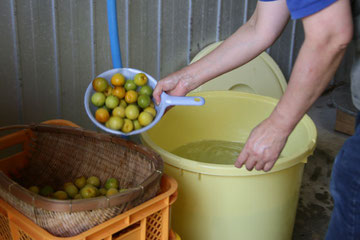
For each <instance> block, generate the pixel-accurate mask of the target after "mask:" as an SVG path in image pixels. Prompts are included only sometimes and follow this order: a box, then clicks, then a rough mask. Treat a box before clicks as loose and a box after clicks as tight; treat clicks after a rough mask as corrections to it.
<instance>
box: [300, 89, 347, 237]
mask: <svg viewBox="0 0 360 240" xmlns="http://www.w3.org/2000/svg"><path fill="white" fill-rule="evenodd" d="M308 114H309V116H310V117H311V118H312V120H313V121H314V122H315V124H316V127H317V131H318V138H317V147H316V150H315V152H314V155H313V156H311V157H310V158H309V161H308V163H307V164H306V165H305V170H304V176H303V182H302V187H301V191H300V200H299V205H298V209H297V215H296V222H295V226H294V232H293V240H318V239H324V238H325V234H326V230H327V226H328V223H329V220H330V216H331V211H332V208H333V201H332V198H331V195H330V191H329V184H330V176H331V170H332V164H333V161H334V159H335V157H336V155H337V152H338V151H339V150H340V148H341V146H342V145H343V143H344V141H345V140H346V139H347V138H348V137H349V136H348V135H345V134H342V133H339V132H336V131H334V126H335V120H336V119H335V116H336V108H335V107H334V106H333V104H332V102H331V98H330V95H329V94H328V95H324V96H322V97H320V98H319V99H318V101H317V102H316V103H315V105H314V106H313V107H312V108H311V109H310V111H309V113H308Z"/></svg>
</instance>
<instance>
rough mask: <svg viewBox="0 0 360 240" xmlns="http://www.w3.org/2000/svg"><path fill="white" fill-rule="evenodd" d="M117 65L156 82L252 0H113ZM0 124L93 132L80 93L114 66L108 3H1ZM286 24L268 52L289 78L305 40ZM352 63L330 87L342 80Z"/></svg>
mask: <svg viewBox="0 0 360 240" xmlns="http://www.w3.org/2000/svg"><path fill="white" fill-rule="evenodd" d="M117 5H118V21H119V32H120V44H121V51H122V60H123V63H124V66H125V67H128V66H129V67H133V68H138V69H141V70H143V71H145V72H148V73H149V74H151V75H153V76H154V77H156V78H157V79H160V78H161V77H163V76H166V75H167V74H169V73H171V72H173V71H175V70H177V69H179V68H181V67H183V66H185V65H186V64H188V63H189V62H190V61H191V59H192V58H193V57H194V56H195V55H196V54H197V53H198V52H199V51H200V50H201V49H203V48H204V47H205V46H207V45H208V44H210V43H213V42H215V41H219V40H223V39H225V38H227V37H228V36H229V35H231V34H232V33H233V32H234V31H235V30H236V29H237V28H238V27H239V26H241V25H242V24H244V22H245V21H246V20H247V19H248V18H249V17H250V16H251V14H252V12H253V11H254V9H255V6H256V1H255V0H118V1H117ZM0 32H1V38H0V89H1V94H0V115H1V117H0V126H4V125H9V124H14V123H30V122H36V123H37V122H41V121H44V120H48V119H54V118H62V119H68V120H71V121H73V122H75V123H77V124H79V125H81V126H83V127H85V128H93V126H92V124H91V122H90V120H88V118H87V116H86V114H85V111H84V107H83V95H84V91H85V88H86V87H87V85H88V84H89V82H90V81H91V80H92V79H93V78H94V76H96V75H97V74H99V73H101V72H103V71H105V70H108V69H110V68H112V64H111V55H110V47H109V39H108V28H107V15H106V1H105V0H1V1H0ZM303 38H304V37H303V29H302V24H301V22H300V21H290V22H289V23H288V25H287V26H286V28H285V30H284V32H283V34H282V36H281V37H280V38H279V39H278V41H277V42H276V43H275V44H274V45H273V46H272V47H271V48H269V49H268V50H267V51H268V53H269V54H270V55H271V56H272V57H273V58H274V60H275V61H276V62H277V63H278V64H279V66H280V68H281V70H282V71H283V73H284V75H285V77H286V79H288V77H289V74H290V72H291V68H292V65H293V63H294V60H295V58H296V55H297V53H298V51H299V48H300V46H301V43H302V40H303ZM349 56H350V57H347V58H346V59H345V61H344V63H343V64H342V66H341V68H340V69H339V71H338V73H337V76H336V79H335V82H336V81H340V80H342V79H344V78H347V74H348V66H349V64H348V63H349V62H351V54H349Z"/></svg>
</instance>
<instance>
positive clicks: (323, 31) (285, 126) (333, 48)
mask: <svg viewBox="0 0 360 240" xmlns="http://www.w3.org/2000/svg"><path fill="white" fill-rule="evenodd" d="M303 24H304V29H305V41H304V43H303V45H302V47H301V49H300V52H299V55H298V57H297V60H296V62H295V65H294V68H293V71H292V74H291V77H290V81H289V85H288V87H287V89H286V91H285V94H284V95H283V97H282V98H281V99H280V101H279V103H278V105H277V106H276V108H275V110H274V111H273V112H272V114H271V115H270V117H269V118H267V119H266V120H265V121H263V122H262V123H261V124H260V125H259V126H257V127H256V128H255V129H254V130H253V131H252V133H251V134H250V137H249V138H248V140H247V142H246V144H245V147H244V149H243V151H242V152H241V153H240V155H239V157H238V160H237V162H236V163H235V166H236V167H241V166H242V165H243V164H245V165H246V168H247V169H248V170H252V169H253V168H254V167H255V169H256V170H264V171H269V170H270V169H271V168H272V167H273V165H274V163H275V161H276V160H277V158H278V156H279V154H280V152H281V151H282V149H283V147H284V145H285V143H286V140H287V138H288V136H289V134H290V133H291V132H292V130H293V129H294V128H295V126H296V124H297V123H298V122H299V121H300V120H301V118H302V117H303V116H304V114H305V113H306V112H307V110H308V109H309V108H310V106H311V105H312V104H313V103H314V102H315V100H316V99H317V98H318V97H319V96H320V94H321V93H322V92H323V91H324V89H325V88H326V86H327V85H328V83H329V82H330V80H331V78H332V77H333V75H334V73H335V71H336V69H337V68H338V66H339V64H340V61H341V59H342V57H343V55H344V53H345V50H346V46H347V44H348V43H349V42H350V41H351V37H352V29H353V26H352V18H351V9H350V3H349V0H339V1H337V2H335V3H333V4H332V5H330V6H329V7H327V8H325V9H323V10H322V11H320V12H317V13H315V14H313V15H310V16H308V17H306V18H303Z"/></svg>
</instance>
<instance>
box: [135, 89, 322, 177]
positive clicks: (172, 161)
mask: <svg viewBox="0 0 360 240" xmlns="http://www.w3.org/2000/svg"><path fill="white" fill-rule="evenodd" d="M188 95H189V96H202V97H204V98H205V99H206V97H213V96H217V97H221V96H223V97H225V96H226V97H229V96H230V97H241V98H243V99H248V100H253V101H261V102H265V103H267V104H269V103H271V104H272V105H274V106H276V104H277V102H278V101H279V100H278V99H275V98H271V97H266V96H261V95H256V94H252V93H244V92H231V91H206V92H205V91H204V92H197V93H190V94H188ZM300 123H301V124H304V125H305V129H306V130H307V132H308V136H309V144H308V145H307V147H306V148H305V149H300V150H299V151H296V152H295V153H294V154H290V155H287V156H284V157H281V158H279V159H278V160H277V162H276V163H275V165H274V167H273V168H272V169H271V170H270V171H269V172H264V171H257V170H255V169H254V170H252V171H248V170H247V169H246V168H245V167H242V168H241V169H238V168H236V167H235V166H234V165H231V164H212V163H202V162H197V161H194V160H190V159H186V158H182V157H179V156H177V155H175V154H172V153H170V152H168V151H166V150H165V149H163V148H161V147H160V146H158V145H156V144H155V143H154V142H153V141H152V140H151V138H150V136H149V134H148V133H147V132H143V133H141V135H140V140H141V141H142V143H143V144H145V145H148V146H149V147H151V148H152V149H153V150H155V151H156V152H157V153H159V154H160V155H161V156H162V157H163V160H164V163H166V164H169V165H171V166H173V167H176V168H179V169H183V170H187V171H190V172H195V173H201V174H207V175H216V176H254V175H262V174H269V173H273V172H277V171H281V170H284V169H288V168H291V167H293V166H295V165H297V164H299V163H303V164H305V163H306V162H307V158H308V157H309V156H310V155H312V154H313V152H314V150H315V147H316V138H317V130H316V126H315V124H314V122H313V121H312V120H311V118H310V117H309V116H308V115H307V114H305V116H304V117H303V118H302V119H301V121H300V122H299V124H300Z"/></svg>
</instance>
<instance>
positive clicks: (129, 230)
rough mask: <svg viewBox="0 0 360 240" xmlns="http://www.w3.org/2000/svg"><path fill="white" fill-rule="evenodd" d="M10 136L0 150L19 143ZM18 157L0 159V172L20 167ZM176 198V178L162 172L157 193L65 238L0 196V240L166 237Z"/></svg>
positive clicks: (156, 239) (149, 239) (0, 140)
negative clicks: (172, 206) (29, 217)
mask: <svg viewBox="0 0 360 240" xmlns="http://www.w3.org/2000/svg"><path fill="white" fill-rule="evenodd" d="M46 123H49V124H58V125H70V126H77V125H75V124H73V123H72V122H69V121H65V120H52V121H48V122H46ZM10 136H11V134H10V135H7V136H3V137H0V150H1V149H5V148H9V147H12V146H14V145H16V144H19V143H21V142H22V140H23V139H14V138H12V137H10ZM13 136H14V135H13ZM9 137H10V138H9ZM19 156H21V154H19V153H15V154H13V155H11V156H7V157H6V158H3V159H0V171H5V172H7V171H9V170H10V171H11V170H16V169H18V168H21V167H24V165H25V164H26V163H25V161H24V159H23V158H22V157H19ZM9 163H11V164H9ZM176 198H177V183H176V181H175V180H174V179H173V178H171V177H169V176H167V175H163V177H162V179H161V193H160V194H158V195H157V196H156V197H154V198H152V199H150V200H149V201H147V202H144V203H143V204H141V205H139V206H137V207H135V208H132V209H130V210H129V211H127V212H124V213H122V214H120V215H118V216H116V217H114V218H112V219H110V220H108V221H106V222H104V223H102V224H99V225H97V226H95V227H93V228H91V229H89V230H87V231H85V232H83V233H81V234H79V235H76V236H73V237H67V238H61V237H56V236H54V235H52V234H50V233H49V232H47V231H45V230H44V229H42V228H41V227H39V226H38V225H36V224H35V223H34V222H32V221H31V220H30V219H28V218H27V217H25V216H24V215H23V214H21V213H20V212H19V211H17V210H16V209H14V208H13V207H12V206H10V205H9V204H8V203H6V202H5V201H4V200H3V199H1V198H0V240H50V239H68V240H85V239H86V240H95V239H96V240H111V239H113V240H145V239H146V240H168V239H169V229H170V224H169V212H170V206H171V204H173V203H174V202H175V200H176ZM171 235H173V234H171Z"/></svg>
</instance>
